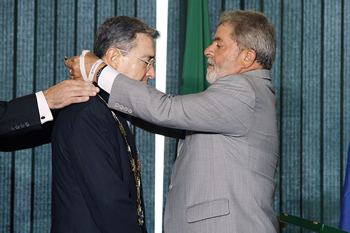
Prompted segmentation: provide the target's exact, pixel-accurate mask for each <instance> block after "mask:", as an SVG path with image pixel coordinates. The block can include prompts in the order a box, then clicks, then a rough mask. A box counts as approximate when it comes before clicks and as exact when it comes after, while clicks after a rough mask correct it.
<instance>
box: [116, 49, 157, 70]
mask: <svg viewBox="0 0 350 233" xmlns="http://www.w3.org/2000/svg"><path fill="white" fill-rule="evenodd" d="M116 49H118V50H119V51H121V52H125V53H128V54H130V55H132V56H134V57H136V58H138V59H140V60H141V61H143V62H144V63H146V64H147V66H146V70H147V71H148V70H149V69H151V66H153V67H154V62H155V60H156V59H155V58H154V57H152V58H151V59H150V60H149V61H146V60H144V59H142V58H140V57H138V56H136V55H135V54H132V53H130V52H128V51H126V50H124V49H120V48H116Z"/></svg>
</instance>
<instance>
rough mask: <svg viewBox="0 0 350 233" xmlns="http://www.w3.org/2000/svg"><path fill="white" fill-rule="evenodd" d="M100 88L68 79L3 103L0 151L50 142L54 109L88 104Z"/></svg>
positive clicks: (0, 105) (0, 114) (1, 106)
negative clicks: (74, 104) (80, 103)
mask: <svg viewBox="0 0 350 233" xmlns="http://www.w3.org/2000/svg"><path fill="white" fill-rule="evenodd" d="M98 91H99V90H98V88H96V87H94V86H93V85H92V84H90V83H87V82H83V81H73V80H65V81H63V82H60V83H58V84H56V85H54V86H52V87H50V88H49V89H47V90H45V91H40V92H37V93H35V94H31V95H27V96H23V97H20V98H16V99H13V100H11V101H9V102H6V101H0V151H12V150H19V149H25V148H29V147H35V146H39V145H42V144H45V143H48V142H50V136H51V131H52V125H53V119H54V117H53V115H52V112H51V110H54V109H60V108H63V107H65V106H68V105H70V104H72V103H79V102H84V101H87V100H88V99H89V96H94V95H96V93H97V92H98Z"/></svg>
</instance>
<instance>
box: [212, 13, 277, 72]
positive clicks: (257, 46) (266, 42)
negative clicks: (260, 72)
mask: <svg viewBox="0 0 350 233" xmlns="http://www.w3.org/2000/svg"><path fill="white" fill-rule="evenodd" d="M226 23H228V24H230V25H231V26H232V32H231V35H232V39H233V40H234V41H235V42H236V43H237V45H238V47H239V48H240V50H241V51H243V50H244V49H253V50H254V51H255V52H256V60H257V62H258V63H259V64H260V65H261V66H262V67H263V68H264V69H268V70H270V69H271V68H272V64H273V61H274V60H275V57H276V46H277V42H276V35H275V27H274V26H273V25H272V24H271V23H269V22H268V20H267V18H266V16H265V15H263V14H262V13H259V12H256V11H245V10H236V11H229V12H224V13H223V14H222V15H221V18H220V21H219V25H221V24H226Z"/></svg>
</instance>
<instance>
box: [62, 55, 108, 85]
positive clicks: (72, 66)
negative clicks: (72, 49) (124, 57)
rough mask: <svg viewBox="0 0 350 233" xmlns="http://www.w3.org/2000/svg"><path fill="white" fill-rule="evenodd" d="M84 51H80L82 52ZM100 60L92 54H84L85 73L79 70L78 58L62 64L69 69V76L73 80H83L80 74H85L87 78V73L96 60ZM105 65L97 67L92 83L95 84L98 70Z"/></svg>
mask: <svg viewBox="0 0 350 233" xmlns="http://www.w3.org/2000/svg"><path fill="white" fill-rule="evenodd" d="M83 51H84V50H82V52H83ZM99 59H100V58H99V57H97V56H96V55H94V54H92V53H87V54H85V71H81V70H80V56H75V57H72V58H71V59H68V60H66V61H65V62H64V65H65V66H67V67H68V68H69V76H70V78H71V79H73V80H84V79H83V76H82V74H81V72H86V74H87V76H89V72H90V70H91V68H92V66H93V65H94V64H95V62H96V61H97V60H99ZM104 65H105V63H102V64H100V65H99V67H98V68H97V69H96V72H95V75H94V79H93V82H96V81H97V80H96V74H97V71H98V70H99V69H101V68H102V67H103V66H104Z"/></svg>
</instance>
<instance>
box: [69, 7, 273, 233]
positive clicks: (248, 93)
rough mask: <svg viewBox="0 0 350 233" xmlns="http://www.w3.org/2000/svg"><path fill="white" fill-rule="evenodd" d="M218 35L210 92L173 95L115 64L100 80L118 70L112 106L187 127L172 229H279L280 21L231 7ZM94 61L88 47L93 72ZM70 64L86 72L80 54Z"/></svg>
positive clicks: (168, 214)
mask: <svg viewBox="0 0 350 233" xmlns="http://www.w3.org/2000/svg"><path fill="white" fill-rule="evenodd" d="M213 41H214V42H213V44H211V45H210V46H209V47H208V48H207V49H206V50H205V51H204V54H205V55H206V56H207V57H208V63H209V67H208V73H207V80H208V81H209V82H210V83H211V86H210V87H209V88H208V89H207V90H206V91H204V92H201V93H197V94H190V95H183V96H174V95H168V94H165V93H162V92H160V91H158V90H156V89H155V88H153V87H152V86H149V85H146V84H143V83H141V82H137V81H135V80H132V79H129V78H128V77H125V76H124V75H122V74H119V73H117V72H116V71H112V70H111V69H108V70H103V71H102V72H101V74H100V75H99V79H98V80H96V78H95V81H98V82H105V81H104V80H106V79H108V78H109V80H110V79H111V78H112V77H115V78H114V80H113V78H112V80H113V84H111V85H110V86H109V87H103V88H106V89H109V90H108V91H110V92H111V96H110V99H109V107H111V108H114V109H116V110H118V111H121V112H124V113H127V114H131V115H132V116H135V117H138V118H141V119H143V120H146V121H148V122H150V123H153V124H156V125H160V126H164V127H169V128H176V129H181V130H184V131H186V136H185V140H183V141H182V142H181V143H179V149H178V152H179V154H178V158H177V159H176V162H175V164H174V166H173V173H172V177H171V184H170V187H169V189H170V190H169V195H168V199H167V204H166V210H165V216H164V219H165V220H164V228H165V232H167V233H168V232H216V233H217V232H239V233H241V232H249V233H251V232H266V233H271V232H278V221H277V219H276V216H275V213H274V210H273V201H274V194H275V189H276V182H275V173H276V167H277V162H278V157H279V152H278V135H277V119H276V104H277V100H276V97H275V96H274V88H273V86H272V84H271V78H270V71H269V70H270V69H271V67H272V63H273V61H274V59H275V51H276V38H275V29H274V26H273V25H272V24H270V23H269V22H268V21H267V18H266V17H265V16H264V15H263V14H261V13H258V12H254V11H232V12H226V13H224V14H223V15H222V16H221V19H220V21H219V28H218V29H217V32H216V34H215V37H214V40H213ZM95 61H96V58H95V57H94V56H93V55H92V54H90V53H88V54H87V56H86V58H85V66H86V67H85V68H86V71H87V72H88V71H89V70H90V68H91V66H92V65H91V64H93V63H94V62H95ZM65 64H66V65H67V66H68V67H70V68H71V69H72V68H73V67H74V77H75V78H78V77H79V76H81V75H80V74H79V73H80V70H79V60H78V59H77V57H75V58H73V59H72V60H71V61H68V62H66V63H65ZM86 71H84V70H83V72H86ZM71 72H72V71H71Z"/></svg>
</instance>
